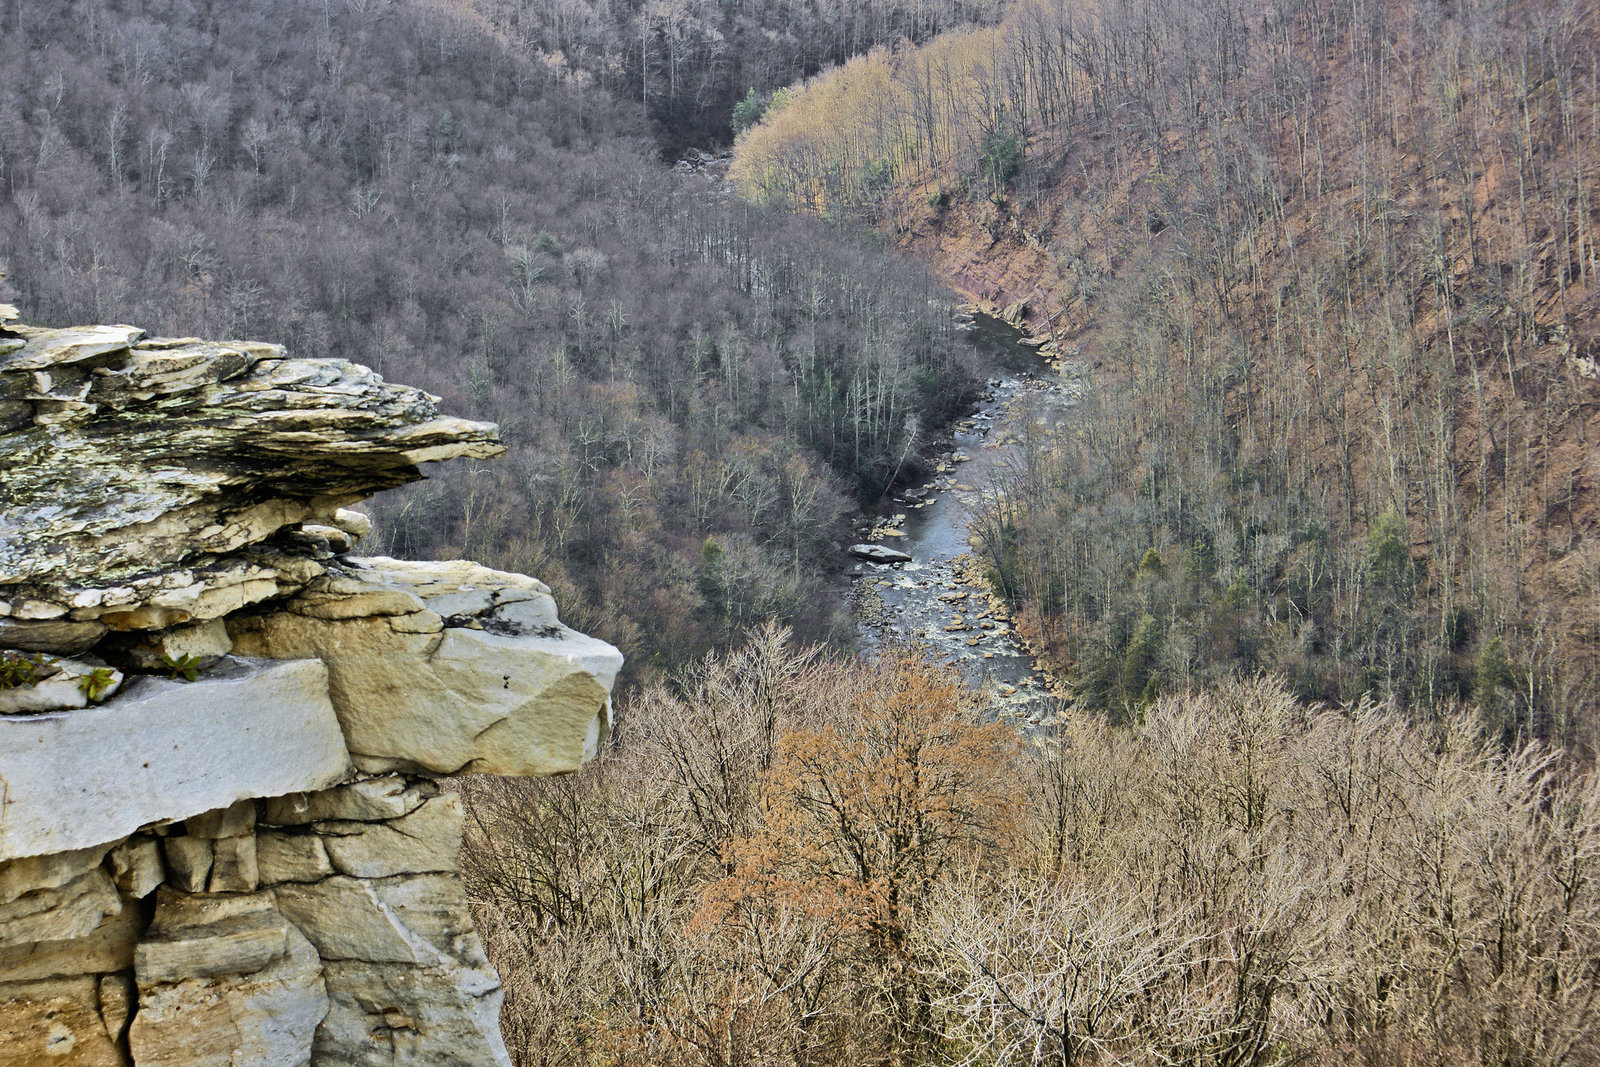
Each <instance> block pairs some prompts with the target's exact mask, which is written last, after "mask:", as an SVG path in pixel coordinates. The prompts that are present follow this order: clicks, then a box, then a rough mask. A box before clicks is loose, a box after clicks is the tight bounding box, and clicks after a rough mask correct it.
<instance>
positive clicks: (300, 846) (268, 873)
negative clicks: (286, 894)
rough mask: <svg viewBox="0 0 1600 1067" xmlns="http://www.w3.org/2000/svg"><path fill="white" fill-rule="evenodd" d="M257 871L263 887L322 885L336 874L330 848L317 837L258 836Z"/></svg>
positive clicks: (265, 832)
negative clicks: (282, 883)
mask: <svg viewBox="0 0 1600 1067" xmlns="http://www.w3.org/2000/svg"><path fill="white" fill-rule="evenodd" d="M256 869H257V873H258V875H259V877H260V879H261V884H262V885H264V886H271V885H278V884H279V883H281V882H320V881H322V879H324V878H326V877H328V876H329V875H331V874H333V862H332V861H331V860H329V859H328V849H327V847H326V846H325V845H324V844H323V843H322V838H321V837H320V836H318V835H317V834H311V833H302V834H285V833H278V832H276V831H272V830H262V831H261V832H260V833H258V834H256Z"/></svg>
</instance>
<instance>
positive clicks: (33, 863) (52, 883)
mask: <svg viewBox="0 0 1600 1067" xmlns="http://www.w3.org/2000/svg"><path fill="white" fill-rule="evenodd" d="M110 848H111V846H110V845H109V844H103V845H97V846H95V847H93V848H80V849H74V850H73V851H71V852H57V853H55V854H54V855H49V856H29V857H28V858H26V859H19V860H12V861H10V862H9V863H0V905H5V904H10V903H11V902H12V901H14V900H16V899H17V898H18V897H20V896H22V895H23V894H25V893H36V892H39V891H41V890H46V889H59V888H60V887H61V886H64V885H66V884H67V883H69V882H73V881H76V880H77V879H79V878H82V877H83V876H84V875H86V874H88V873H89V872H90V871H92V870H94V869H95V868H96V867H98V866H100V861H101V860H102V859H103V858H104V857H105V854H106V852H107V851H108V850H109V849H110Z"/></svg>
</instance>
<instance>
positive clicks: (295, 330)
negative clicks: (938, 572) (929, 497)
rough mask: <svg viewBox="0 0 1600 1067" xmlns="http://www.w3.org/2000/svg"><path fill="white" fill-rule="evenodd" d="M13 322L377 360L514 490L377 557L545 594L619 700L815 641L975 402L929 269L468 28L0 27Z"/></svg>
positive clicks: (450, 19)
mask: <svg viewBox="0 0 1600 1067" xmlns="http://www.w3.org/2000/svg"><path fill="white" fill-rule="evenodd" d="M0 12H3V16H0V65H3V69H4V70H5V71H6V75H7V76H6V78H5V79H4V82H3V84H0V271H4V272H6V273H7V274H8V277H7V278H6V279H5V280H4V282H3V283H0V285H3V287H4V292H3V294H0V298H3V299H5V300H7V301H8V302H12V303H16V304H17V305H19V306H20V307H21V308H22V309H23V312H24V314H25V315H26V316H27V318H28V319H29V320H30V321H32V322H36V323H40V324H70V323H77V322H116V321H127V322H138V323H142V324H146V325H147V326H148V327H149V328H151V329H155V330H163V331H167V332H170V333H177V334H202V335H206V336H218V337H226V336H236V337H252V338H260V339H265V340H271V341H277V342H281V343H283V344H286V345H287V346H289V348H290V350H291V351H292V352H293V353H294V354H296V355H301V356H337V357H344V358H348V359H354V360H358V361H361V362H366V363H370V364H372V365H373V366H375V367H376V368H377V369H378V370H379V371H380V372H382V373H384V374H386V375H388V376H390V377H392V378H394V379H397V380H402V381H406V382H410V383H415V384H418V385H421V386H423V387H425V388H427V389H430V390H431V391H433V392H435V393H438V394H439V395H441V396H442V397H444V398H445V400H446V404H447V406H448V407H449V408H450V409H451V410H453V411H454V412H456V413H459V414H462V415H469V416H474V417H480V418H488V419H494V420H496V421H498V422H499V423H500V424H501V426H502V427H503V430H504V433H505V437H506V440H507V443H508V444H509V445H510V446H511V449H512V454H511V456H509V457H508V458H507V459H506V460H504V461H501V462H497V463H494V464H486V465H483V466H482V467H481V468H474V469H472V470H470V471H468V472H466V473H465V474H455V475H452V476H451V478H450V479H449V480H447V481H440V482H434V483H429V484H428V485H425V486H423V487H419V488H418V489H415V490H413V491H410V492H409V493H407V494H403V495H401V496H400V497H399V498H398V499H397V500H395V501H394V502H393V503H391V504H390V505H389V506H387V507H386V508H385V509H383V510H382V511H380V514H379V516H378V517H379V519H380V522H379V532H378V534H377V535H376V540H377V544H376V546H374V549H375V550H378V551H384V550H387V551H391V552H393V553H394V554H396V555H403V556H408V557H418V556H430V555H454V554H457V553H460V554H464V555H469V556H471V557H473V558H477V559H480V560H483V561H485V562H489V563H492V564H495V565H498V566H502V567H506V568H510V569H516V570H525V571H528V572H530V573H534V574H538V575H540V576H541V577H543V578H545V579H546V580H547V581H549V582H550V583H551V584H552V585H553V586H554V587H555V589H556V591H557V595H558V596H559V597H560V598H561V600H562V602H563V604H562V607H563V612H564V613H565V616H566V617H568V618H569V619H571V621H573V623H574V624H575V625H578V626H581V627H583V628H585V629H587V630H589V631H590V632H594V633H597V634H599V635H601V636H604V637H606V638H608V639H610V640H612V641H613V642H615V643H616V644H618V645H620V646H622V647H623V648H624V649H626V650H627V652H628V654H629V657H630V664H631V667H630V669H631V670H633V671H641V670H642V671H645V672H648V671H650V670H652V669H654V667H655V666H658V665H661V664H669V663H675V662H681V661H684V660H686V659H693V658H695V657H697V656H698V655H700V654H701V653H702V652H703V651H704V650H705V649H706V648H708V647H711V646H712V645H714V644H717V643H720V642H723V641H726V640H728V639H729V638H730V637H732V636H733V635H735V634H737V633H738V632H739V631H740V630H741V629H742V628H743V627H744V626H746V625H747V624H748V623H749V622H751V621H752V620H757V619H765V618H770V617H774V616H776V617H779V618H782V619H786V620H789V621H791V622H792V623H793V624H794V625H796V626H798V627H800V628H801V630H803V631H804V632H806V633H808V634H811V635H813V636H817V637H821V636H823V635H825V634H827V633H828V632H829V630H830V628H832V627H834V626H835V625H836V624H837V623H836V619H835V613H836V612H837V611H838V607H837V597H830V596H828V595H825V594H823V593H822V592H821V591H820V586H819V583H818V581H817V578H816V574H817V571H818V569H819V567H820V566H822V565H823V563H824V561H829V560H833V559H835V558H837V553H836V552H835V550H834V549H833V547H832V542H834V541H835V540H837V539H838V538H841V537H843V536H845V535H846V533H847V531H844V530H843V529H842V528H841V518H842V516H844V515H845V514H846V512H847V511H849V510H850V509H851V508H852V507H853V505H854V502H855V501H856V500H871V499H873V498H875V497H876V496H877V495H878V494H879V493H880V492H881V491H882V490H883V488H884V487H885V485H886V484H887V483H888V481H889V480H890V479H891V478H892V477H893V476H894V475H895V474H896V472H897V471H901V470H909V469H911V468H913V467H915V465H916V463H917V461H918V460H917V449H918V448H919V447H920V446H921V445H922V443H923V440H924V438H925V436H926V435H925V434H923V433H922V432H921V431H920V429H919V428H920V427H923V426H933V425H935V424H937V422H938V421H939V420H940V419H941V418H943V415H944V413H945V412H946V411H947V410H949V409H950V407H951V406H952V405H955V404H958V403H959V402H960V401H961V398H962V395H963V392H964V389H965V383H966V382H967V380H968V373H967V371H966V370H965V368H964V364H963V360H964V359H966V358H967V357H966V356H965V355H964V353H965V349H964V347H963V346H960V345H958V344H956V343H955V339H954V335H953V333H952V331H951V325H950V316H949V313H948V303H947V300H946V297H945V293H944V291H943V290H942V289H940V288H939V287H938V286H937V285H935V284H934V283H933V282H932V281H931V280H930V279H929V278H928V276H927V275H926V273H925V272H923V271H921V270H919V269H916V268H913V267H912V266H910V265H909V264H908V263H907V262H906V261H904V260H902V259H899V258H896V257H894V256H890V255H887V254H885V253H884V252H883V251H882V250H881V249H880V248H879V247H878V245H877V244H876V243H875V242H874V241H873V240H871V239H857V238H852V237H851V236H849V235H847V234H844V233H841V232H839V231H837V230H834V229H831V228H828V227H824V226H821V225H819V224H817V223H815V222H813V221H811V220H807V219H798V218H791V217H788V216H787V215H785V214H784V213H782V212H780V211H776V210H772V209H763V208H755V207H749V206H746V205H743V204H740V203H737V202H731V201H729V200H728V199H727V198H725V197H722V196H719V195H717V191H716V190H715V189H713V188H712V187H711V186H710V185H708V184H706V183H703V182H693V181H683V180H680V179H679V178H677V177H675V176H674V175H673V174H672V173H671V172H670V171H668V170H667V169H666V168H665V167H664V166H662V165H661V164H660V163H658V162H657V161H656V159H655V149H654V143H653V138H652V137H651V136H650V129H651V128H650V127H649V125H648V122H647V119H646V117H645V116H644V114H643V112H642V111H641V109H640V108H639V107H638V106H637V105H634V104H630V103H629V102H627V101H618V100H616V99H613V98H612V97H611V95H610V94H609V92H608V91H607V90H606V89H604V88H603V87H600V86H597V85H596V84H594V82H593V79H592V78H589V77H587V76H585V75H583V74H582V73H581V72H579V71H575V70H573V69H571V68H570V67H567V66H563V65H562V64H561V63H559V62H555V61H554V60H553V59H552V58H551V57H549V56H546V55H543V54H540V53H537V52H534V51H533V50H531V49H530V48H529V47H528V46H526V45H525V44H524V43H521V42H519V41H517V40H515V39H514V38H512V37H509V36H507V35H505V34H502V33H500V32H498V31H496V30H495V29H494V28H493V27H492V26H491V25H490V24H489V23H488V22H487V21H486V20H485V19H484V18H483V17H482V16H481V15H479V14H477V13H475V12H474V11H473V10H472V9H471V8H470V7H469V6H467V5H463V4H452V3H443V2H431V0H415V2H396V3H336V4H328V3H322V2H320V0H316V2H313V0H305V2H294V0H249V2H244V3H227V4H217V3H205V2H200V0H194V2H186V0H179V2H174V3H159V4H152V3H141V2H135V0H126V2H124V0H82V2H74V3H61V4H32V3H22V2H19V0H8V2H6V3H4V4H0Z"/></svg>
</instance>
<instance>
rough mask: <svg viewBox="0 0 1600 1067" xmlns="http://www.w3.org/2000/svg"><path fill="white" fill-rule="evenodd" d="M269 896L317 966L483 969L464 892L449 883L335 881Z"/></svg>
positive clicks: (447, 878) (420, 878)
mask: <svg viewBox="0 0 1600 1067" xmlns="http://www.w3.org/2000/svg"><path fill="white" fill-rule="evenodd" d="M275 892H276V893H277V895H278V909H279V910H280V911H282V912H283V913H284V914H285V915H287V916H288V917H289V919H290V921H291V922H293V923H294V924H295V925H296V926H298V927H299V928H300V929H301V930H302V931H303V932H304V933H305V935H306V936H307V937H309V938H310V939H311V943H312V944H314V945H316V946H317V952H318V954H319V955H321V956H322V958H323V959H325V960H364V961H366V962H368V963H403V964H413V965H421V966H424V967H436V966H452V965H454V964H463V965H467V966H482V965H484V955H483V946H482V944H481V943H480V942H479V940H478V934H477V932H476V931H475V930H473V928H472V920H471V918H470V916H469V915H468V912H467V900H466V891H465V890H464V889H463V888H462V885H461V881H460V879H458V878H456V877H455V876H454V875H445V874H421V875H408V876H403V877H399V878H385V879H382V880H376V881H371V880H365V879H359V878H348V877H345V876H343V875H337V876H335V877H333V878H329V879H327V880H326V881H322V882H316V883H314V884H310V885H298V884H288V883H286V884H284V885H280V886H278V887H277V889H276V890H275Z"/></svg>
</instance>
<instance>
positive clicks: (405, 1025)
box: [316, 962, 511, 1067]
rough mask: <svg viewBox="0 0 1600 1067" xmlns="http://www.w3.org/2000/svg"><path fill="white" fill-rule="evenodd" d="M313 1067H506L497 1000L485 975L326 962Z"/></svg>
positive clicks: (492, 978) (492, 980)
mask: <svg viewBox="0 0 1600 1067" xmlns="http://www.w3.org/2000/svg"><path fill="white" fill-rule="evenodd" d="M325 966H326V968H327V983H328V998H329V1000H330V1002H331V1004H330V1007H329V1010H328V1017H327V1019H326V1020H324V1021H323V1024H322V1025H321V1026H320V1027H318V1029H317V1041H316V1058H317V1060H316V1061H317V1062H318V1063H327V1064H335V1063H336V1064H340V1065H341V1067H344V1065H351V1067H401V1065H405V1067H488V1065H491V1064H493V1065H497V1067H510V1063H511V1059H510V1057H509V1056H508V1055H507V1054H506V1049H505V1044H504V1042H503V1041H502V1040H501V1037H500V1028H499V1023H498V1019H499V1014H500V1002H501V1000H502V998H503V993H502V991H501V988H500V981H499V978H498V977H497V976H496V975H495V973H494V971H493V970H492V969H491V968H488V967H483V966H478V967H464V968H450V967H441V968H426V967H392V966H384V965H373V964H367V963H359V962H333V963H328V964H326V965H325Z"/></svg>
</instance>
